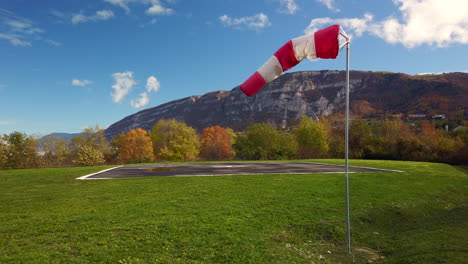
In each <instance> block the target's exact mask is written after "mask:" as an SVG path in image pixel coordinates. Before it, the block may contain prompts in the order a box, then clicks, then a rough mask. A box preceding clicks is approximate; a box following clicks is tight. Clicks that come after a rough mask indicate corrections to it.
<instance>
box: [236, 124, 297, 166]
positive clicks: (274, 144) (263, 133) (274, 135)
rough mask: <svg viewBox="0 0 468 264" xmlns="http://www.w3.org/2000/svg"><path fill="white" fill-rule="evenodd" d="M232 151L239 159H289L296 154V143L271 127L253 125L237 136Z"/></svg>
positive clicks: (290, 137) (293, 138)
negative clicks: (234, 151) (233, 150)
mask: <svg viewBox="0 0 468 264" xmlns="http://www.w3.org/2000/svg"><path fill="white" fill-rule="evenodd" d="M234 149H235V150H236V153H237V156H238V157H239V158H241V159H252V160H261V159H265V160H271V159H289V158H292V157H294V156H295V154H296V152H297V141H296V139H295V137H294V136H293V135H289V134H286V133H285V132H284V131H281V130H278V129H276V128H274V127H272V126H271V125H268V124H253V125H251V126H249V127H248V128H247V129H246V130H245V131H244V133H242V134H240V135H238V136H237V139H236V143H235V144H234Z"/></svg>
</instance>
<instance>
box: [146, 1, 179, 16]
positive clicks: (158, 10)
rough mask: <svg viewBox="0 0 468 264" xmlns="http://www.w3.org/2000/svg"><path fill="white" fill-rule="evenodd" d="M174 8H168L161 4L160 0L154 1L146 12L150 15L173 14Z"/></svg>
mask: <svg viewBox="0 0 468 264" xmlns="http://www.w3.org/2000/svg"><path fill="white" fill-rule="evenodd" d="M173 12H174V10H172V9H171V8H167V7H164V6H162V5H161V3H159V2H154V3H153V4H152V6H151V7H150V8H148V9H147V10H146V14H148V15H152V16H155V15H167V16H169V15H172V14H173Z"/></svg>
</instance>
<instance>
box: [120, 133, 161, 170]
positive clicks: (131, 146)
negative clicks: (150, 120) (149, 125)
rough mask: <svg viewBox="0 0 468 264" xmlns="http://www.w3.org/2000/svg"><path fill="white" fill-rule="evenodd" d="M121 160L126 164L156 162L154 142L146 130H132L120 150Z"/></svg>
mask: <svg viewBox="0 0 468 264" xmlns="http://www.w3.org/2000/svg"><path fill="white" fill-rule="evenodd" d="M119 158H120V160H122V161H124V162H134V163H141V162H149V161H153V160H154V154H153V142H152V141H151V138H150V136H149V135H148V132H147V131H146V130H143V129H141V128H137V129H134V130H130V131H129V132H128V133H127V134H126V135H125V138H124V140H123V142H122V144H121V146H120V148H119Z"/></svg>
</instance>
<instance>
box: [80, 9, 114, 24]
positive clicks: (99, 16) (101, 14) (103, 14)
mask: <svg viewBox="0 0 468 264" xmlns="http://www.w3.org/2000/svg"><path fill="white" fill-rule="evenodd" d="M112 17H114V12H112V11H111V10H99V11H96V13H95V14H94V15H92V16H85V15H83V14H76V15H73V16H72V18H71V22H72V24H79V23H86V22H96V21H104V20H109V19H111V18H112Z"/></svg>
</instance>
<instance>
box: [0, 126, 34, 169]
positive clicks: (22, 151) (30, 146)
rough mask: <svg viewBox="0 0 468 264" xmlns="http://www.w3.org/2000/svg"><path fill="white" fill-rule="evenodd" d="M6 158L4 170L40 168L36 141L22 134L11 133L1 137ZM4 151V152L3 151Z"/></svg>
mask: <svg viewBox="0 0 468 264" xmlns="http://www.w3.org/2000/svg"><path fill="white" fill-rule="evenodd" d="M3 141H4V143H3V144H4V147H5V146H6V147H5V150H6V154H7V158H6V162H4V167H5V168H15V169H22V168H37V167H39V166H40V158H39V155H38V153H37V146H38V142H37V140H36V139H35V138H34V137H32V136H27V135H26V134H24V133H20V132H16V131H15V132H12V133H10V134H9V135H4V136H3ZM5 150H4V151H5Z"/></svg>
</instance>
